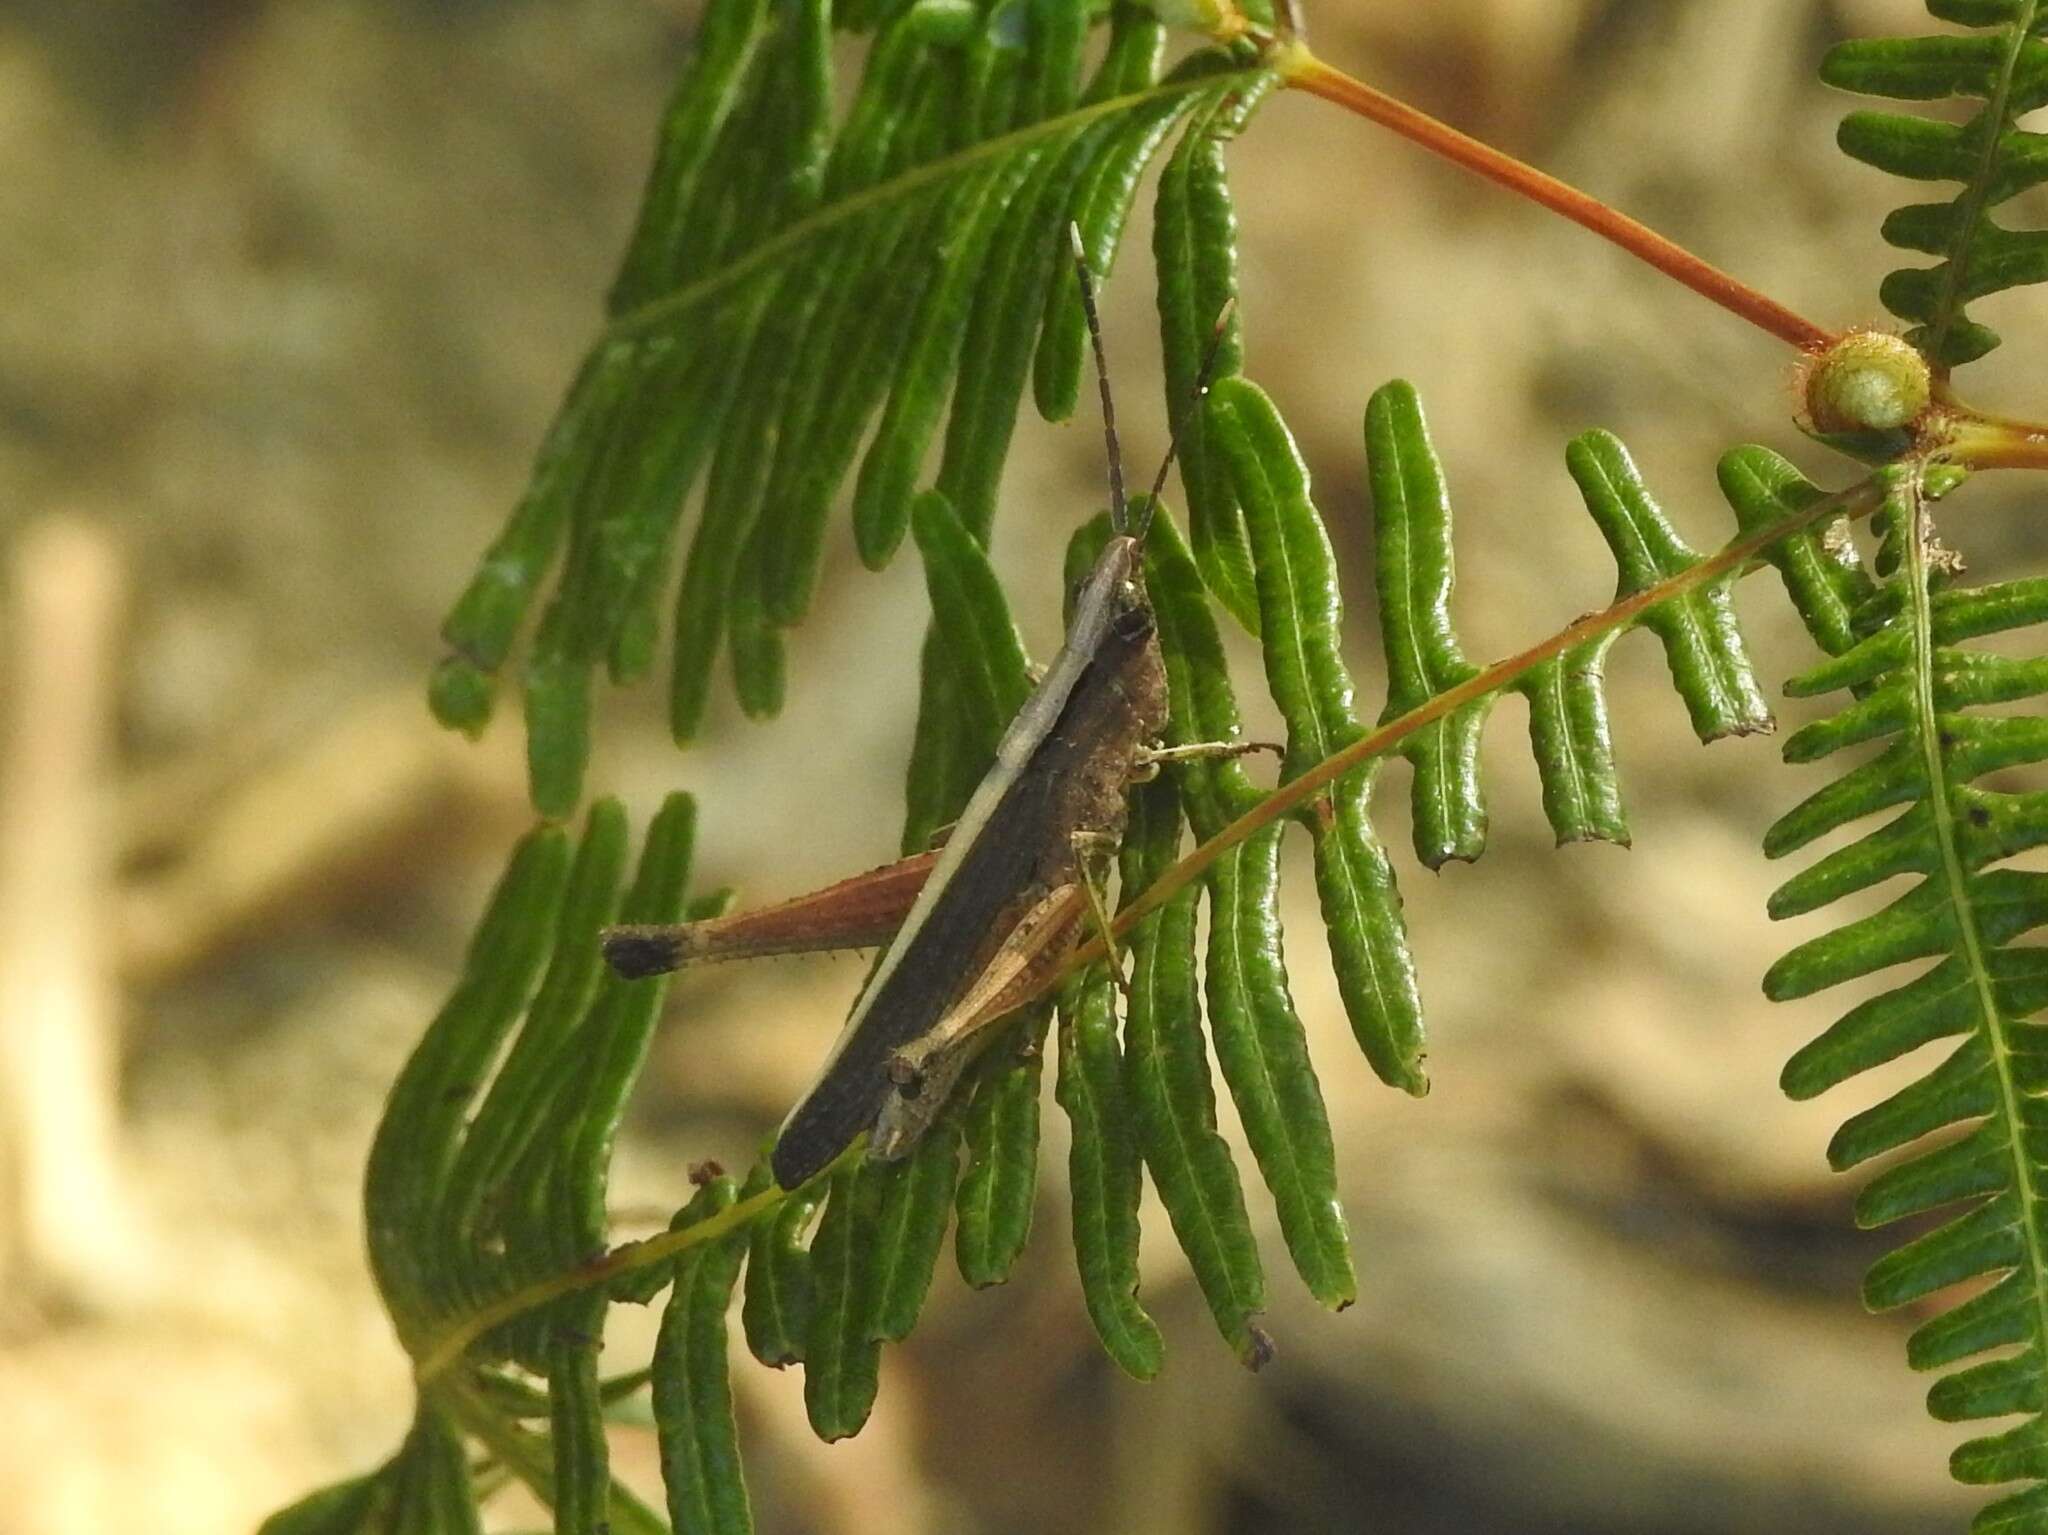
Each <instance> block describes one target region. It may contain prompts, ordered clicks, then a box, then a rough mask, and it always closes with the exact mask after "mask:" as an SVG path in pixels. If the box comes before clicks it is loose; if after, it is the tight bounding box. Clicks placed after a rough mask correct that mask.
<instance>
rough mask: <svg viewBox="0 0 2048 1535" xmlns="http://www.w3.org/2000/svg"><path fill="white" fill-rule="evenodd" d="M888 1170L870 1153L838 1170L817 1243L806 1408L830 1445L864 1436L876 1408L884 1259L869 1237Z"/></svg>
mask: <svg viewBox="0 0 2048 1535" xmlns="http://www.w3.org/2000/svg"><path fill="white" fill-rule="evenodd" d="M886 1175H887V1170H886V1168H885V1167H884V1165H883V1164H882V1163H879V1162H870V1161H867V1160H866V1159H865V1158H862V1159H859V1160H857V1161H855V1162H854V1163H852V1164H851V1165H850V1166H844V1167H841V1168H839V1169H838V1170H837V1171H836V1172H834V1173H833V1174H832V1177H831V1180H830V1190H829V1192H828V1194H827V1195H826V1200H825V1216H824V1219H823V1220H821V1221H819V1223H818V1234H817V1236H816V1237H815V1238H814V1239H813V1240H812V1242H811V1275H812V1279H813V1284H814V1290H813V1295H814V1297H815V1299H814V1301H813V1304H812V1307H811V1325H810V1330H809V1332H808V1334H807V1335H806V1337H805V1340H804V1410H805V1411H806V1412H808V1413H809V1414H810V1419H811V1431H812V1432H813V1433H815V1434H816V1435H817V1436H818V1437H819V1438H820V1439H823V1440H826V1441H827V1442H829V1441H831V1440H834V1439H847V1438H851V1437H852V1436H853V1435H855V1434H857V1433H859V1432H860V1431H861V1428H862V1427H863V1426H864V1425H865V1424H866V1423H867V1421H868V1414H869V1413H870V1412H871V1411H873V1409H874V1405H875V1387H876V1384H877V1381H878V1378H879V1377H878V1374H877V1372H878V1370H879V1368H880V1366H881V1358H882V1346H881V1344H879V1343H877V1342H876V1341H875V1340H874V1331H875V1328H874V1317H875V1303H876V1300H877V1298H878V1297H877V1286H878V1284H879V1281H880V1262H879V1254H878V1253H876V1251H875V1250H874V1249H873V1248H872V1247H871V1246H869V1245H868V1241H867V1238H868V1234H869V1233H870V1232H872V1231H873V1230H874V1228H875V1222H876V1221H877V1220H879V1219H880V1217H881V1211H882V1186H883V1183H884V1180H885V1178H886Z"/></svg>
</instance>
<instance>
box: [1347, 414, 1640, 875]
mask: <svg viewBox="0 0 2048 1535" xmlns="http://www.w3.org/2000/svg"><path fill="white" fill-rule="evenodd" d="M1365 455H1366V463H1367V465H1368V467H1369V469H1370V471H1371V476H1372V504H1373V577H1374V580H1375V581H1376V582H1377V583H1378V586H1379V595H1380V637H1381V639H1382V641H1383V642H1384V644H1385V647H1386V656H1387V706H1386V708H1385V709H1384V710H1382V711H1381V713H1380V723H1382V724H1385V723H1386V722H1387V721H1389V720H1394V719H1399V718H1400V717H1401V716H1402V715H1404V714H1407V713H1409V712H1410V711H1411V710H1414V709H1418V708H1420V707H1421V706H1422V705H1423V704H1425V703H1427V702H1429V700H1431V699H1432V698H1434V697H1436V696H1437V695H1438V694H1439V693H1445V692H1448V691H1449V690H1450V689H1452V688H1454V687H1457V686H1458V685H1459V684H1461V683H1463V682H1467V681H1469V680H1470V679H1471V678H1472V677H1473V676H1474V675H1475V674H1476V673H1477V672H1478V668H1477V667H1475V666H1473V665H1472V663H1471V662H1469V661H1467V660H1466V659H1465V656H1464V652H1463V651H1461V650H1460V649H1459V648H1458V640H1457V635H1456V634H1455V632H1454V631H1453V629H1452V626H1451V588H1452V586H1453V584H1454V583H1455V580H1456V576H1455V574H1454V564H1453V560H1452V554H1451V502H1450V493H1449V491H1448V490H1447V489H1446V488H1445V485H1444V474H1443V466H1442V465H1441V464H1440V463H1439V462H1438V461H1437V456H1436V449H1435V448H1434V446H1432V445H1431V443H1430V440H1429V426H1428V423H1427V422H1426V421H1425V420H1424V419H1423V415H1422V402H1421V401H1420V400H1419V399H1418V398H1416V394H1415V388H1414V386H1413V385H1411V384H1408V383H1405V382H1402V381H1399V380H1396V381H1395V382H1393V383H1391V384H1385V385H1382V386H1381V387H1380V388H1379V389H1377V390H1375V391H1374V392H1373V396H1372V399H1371V400H1370V401H1369V402H1367V404H1366V407H1365ZM1489 702H1490V700H1489V699H1481V700H1480V701H1478V702H1477V703H1471V704H1467V705H1466V706H1465V707H1464V708H1462V709H1459V710H1458V711H1456V712H1455V713H1453V714H1452V715H1450V716H1449V717H1448V718H1445V719H1440V720H1437V721H1435V722H1434V723H1432V724H1429V725H1426V726H1424V727H1423V728H1422V729H1421V730H1419V731H1417V732H1416V733H1415V734H1414V735H1412V736H1410V737H1409V738H1408V739H1407V740H1406V741H1405V742H1403V743H1402V746H1401V752H1402V755H1403V756H1405V757H1407V759H1408V760H1409V762H1410V763H1412V764H1413V765H1414V768H1415V787H1414V792H1413V794H1412V796H1411V799H1412V803H1413V806H1414V822H1415V856H1416V857H1417V858H1419V859H1420V860H1421V861H1422V863H1423V865H1424V866H1425V867H1427V868H1431V869H1437V868H1441V867H1442V866H1443V865H1444V864H1445V863H1447V862H1449V861H1450V860H1451V859H1453V858H1459V859H1464V860H1466V861H1467V862H1470V861H1471V860H1474V859H1476V858H1478V856H1479V855H1480V854H1481V853H1482V852H1484V851H1485V849H1486V805H1485V802H1484V801H1483V800H1482V799H1481V798H1480V793H1479V740H1480V736H1481V734H1482V733H1483V732H1484V730H1485V728H1486V710H1487V707H1488V704H1489ZM1603 723H1604V721H1603ZM1542 759H1543V753H1542V750H1541V748H1540V747H1539V749H1538V760H1539V761H1541V760H1542ZM1610 773H1611V765H1610ZM1555 824H1556V820H1555V817H1553V825H1555ZM1560 840H1563V838H1562V834H1560Z"/></svg>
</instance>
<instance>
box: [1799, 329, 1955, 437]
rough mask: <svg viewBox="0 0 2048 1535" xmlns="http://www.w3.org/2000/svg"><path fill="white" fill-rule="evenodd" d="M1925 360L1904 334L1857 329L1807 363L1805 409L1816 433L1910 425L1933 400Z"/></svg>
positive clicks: (1886, 429) (1884, 429)
mask: <svg viewBox="0 0 2048 1535" xmlns="http://www.w3.org/2000/svg"><path fill="white" fill-rule="evenodd" d="M1933 392H1934V376H1933V372H1932V370H1931V369H1929V367H1928V366H1927V359H1926V358H1925V357H1923V356H1921V355H1920V352H1919V349H1918V348H1916V347H1915V346H1914V345H1913V344H1912V343H1911V342H1910V341H1907V340H1906V339H1905V338H1904V337H1903V336H1895V335H1892V334H1891V333H1890V332H1889V331H1881V330H1858V331H1851V332H1849V333H1848V334H1847V335H1845V336H1843V337H1841V338H1840V339H1838V340H1836V341H1835V342H1833V343H1832V344H1830V345H1829V346H1827V347H1826V348H1824V349H1823V350H1821V351H1819V352H1817V353H1815V354H1813V356H1812V357H1810V358H1809V359H1808V361H1807V363H1806V367H1805V379H1804V389H1803V393H1804V396H1805V400H1806V412H1807V416H1808V418H1809V419H1810V420H1811V421H1812V423H1813V428H1814V430H1815V431H1817V432H1828V433H1833V432H1894V431H1900V430H1903V429H1904V428H1907V427H1910V426H1912V425H1914V424H1915V423H1916V422H1918V421H1919V420H1920V418H1921V417H1922V416H1923V415H1924V414H1925V413H1926V411H1927V407H1928V405H1929V403H1930V402H1931V401H1932V399H1933Z"/></svg>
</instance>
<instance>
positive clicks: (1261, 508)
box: [1209, 378, 1429, 1096]
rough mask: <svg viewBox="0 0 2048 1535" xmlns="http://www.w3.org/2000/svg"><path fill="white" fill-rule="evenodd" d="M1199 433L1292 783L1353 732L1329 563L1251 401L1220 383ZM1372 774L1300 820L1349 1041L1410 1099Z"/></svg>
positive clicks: (1423, 1080) (1411, 1012)
mask: <svg viewBox="0 0 2048 1535" xmlns="http://www.w3.org/2000/svg"><path fill="white" fill-rule="evenodd" d="M1209 428H1210V430H1211V432H1213V433H1214V434H1215V438H1216V442H1217V445H1218V446H1219V447H1220V448H1221V449H1222V451H1223V455H1224V458H1225V460H1226V461H1227V462H1228V463H1229V465H1230V472H1231V476H1232V479H1233V480H1234V481H1235V483H1236V486H1237V496H1238V500H1239V502H1240V503H1241V504H1242V505H1243V507H1244V512H1245V523H1246V526H1247V528H1248V529H1249V530H1250V533H1251V541H1252V554H1253V558H1254V560H1255V561H1256V563H1257V570H1258V585H1259V608H1260V612H1261V613H1262V614H1263V615H1264V617H1263V621H1262V624H1261V629H1260V634H1261V640H1262V644H1263V649H1264V652H1265V658H1266V685H1267V688H1268V690H1269V691H1270V692H1271V693H1272V695H1273V701H1274V702H1275V703H1277V704H1278V705H1279V706H1280V710H1281V713H1282V714H1283V715H1284V716H1285V718H1286V720H1287V758H1286V764H1285V767H1284V768H1283V776H1284V777H1286V778H1293V777H1296V776H1298V775H1299V774H1301V773H1302V772H1305V771H1306V770H1307V769H1308V768H1310V767H1313V766H1314V765H1315V764H1316V763H1318V762H1321V761H1322V760H1323V759H1324V758H1326V757H1328V756H1330V755H1331V754H1332V753H1334V752H1336V751H1338V750H1340V749H1341V748H1343V747H1345V746H1348V745H1350V744H1351V743H1352V742H1353V741H1356V740H1357V739H1359V738H1360V736H1362V735H1363V733H1364V730H1363V727H1362V726H1361V725H1360V724H1359V723H1358V719H1357V716H1356V715H1355V714H1354V713H1353V711H1352V687H1351V678H1350V676H1349V674H1348V673H1347V672H1346V671H1345V669H1344V663H1343V659H1342V657H1341V655H1340V653H1339V652H1340V646H1341V642H1342V637H1341V631H1342V628H1343V619H1344V604H1343V599H1342V597H1341V596H1340V595H1339V593H1338V590H1337V578H1336V561H1335V559H1334V557H1333V556H1332V554H1331V552H1330V542H1329V536H1328V534H1326V533H1325V532H1324V531H1323V525H1322V519H1321V518H1320V517H1319V516H1318V515H1317V514H1316V510H1315V507H1314V505H1313V504H1312V503H1311V502H1310V500H1309V484H1308V468H1307V466H1306V465H1305V464H1304V463H1303V462H1302V459H1301V454H1300V452H1299V451H1298V450H1297V449H1296V448H1295V445H1294V439H1293V438H1292V437H1291V436H1290V435H1289V434H1288V431H1287V427H1286V424H1285V423H1284V422H1283V421H1281V419H1280V414H1279V412H1278V411H1277V410H1275V409H1274V407H1273V403H1272V401H1271V400H1269V399H1267V398H1266V396H1265V394H1264V392H1263V391H1262V390H1260V389H1259V388H1258V386H1257V385H1255V384H1252V383H1250V382H1249V381H1247V380H1245V379H1241V378H1238V379H1225V380H1224V381H1223V382H1222V383H1221V384H1218V385H1217V386H1216V388H1215V389H1214V390H1212V391H1211V393H1210V397H1209ZM1377 766H1378V764H1377V763H1376V762H1374V763H1368V764H1367V765H1366V766H1364V767H1362V768H1360V769H1359V770H1357V771H1356V772H1354V773H1352V774H1350V775H1348V776H1347V777H1346V778H1344V779H1343V780H1341V781H1340V782H1339V783H1338V784H1336V785H1335V786H1334V787H1333V788H1332V789H1331V791H1330V794H1329V797H1328V799H1327V800H1325V801H1323V802H1322V808H1320V809H1319V810H1318V811H1317V813H1316V814H1314V815H1313V816H1312V817H1311V818H1310V823H1309V824H1310V834H1311V836H1312V837H1313V838H1314V841H1315V865H1316V886H1317V889H1318V891H1319V892H1320V894H1321V896H1322V902H1323V925H1324V927H1325V928H1326V929H1327V930H1328V933H1329V939H1330V954H1331V958H1332V960H1333V962H1334V963H1335V965H1336V969H1337V981H1338V987H1339V990H1340V991H1341V993H1342V995H1343V997H1344V1005H1345V1010H1346V1011H1347V1012H1348V1013H1349V1015H1350V1018H1351V1027H1352V1031H1353V1032H1354V1033H1355V1034H1356V1035H1357V1037H1358V1042H1359V1045H1360V1047H1361V1048H1362V1049H1363V1050H1364V1051H1365V1055H1366V1059H1367V1060H1369V1061H1370V1062H1371V1063H1372V1067H1373V1070H1374V1071H1375V1072H1377V1073H1378V1074H1379V1077H1380V1079H1381V1080H1382V1081H1384V1082H1387V1083H1389V1084H1390V1085H1392V1086H1395V1087H1399V1088H1401V1089H1403V1090H1404V1091H1406V1092H1409V1093H1413V1094H1415V1095H1417V1096H1420V1095H1421V1094H1423V1093H1425V1092H1427V1091H1428V1087H1429V1079H1428V1077H1427V1076H1426V1075H1425V1074H1424V1072H1423V1069H1422V1058H1423V1039H1422V999H1421V995H1420V992H1419V991H1418V989H1417V987H1416V981H1415V962H1414V959H1413V957H1412V956H1411V955H1410V953H1409V950H1408V937H1407V929H1406V924H1405V923H1404V921H1403V920H1402V917H1401V896H1400V891H1399V890H1398V888H1397V887H1396V886H1395V883H1394V871H1393V866H1392V865H1391V864H1390V863H1389V862H1388V861H1387V855H1386V851H1385V849H1384V848H1382V847H1381V845H1380V841H1379V837H1378V835H1377V834H1376V833H1375V832H1374V830H1373V827H1372V822H1371V820H1370V819H1369V816H1368V806H1369V804H1370V801H1371V797H1372V779H1373V776H1374V773H1375V770H1376V769H1377Z"/></svg>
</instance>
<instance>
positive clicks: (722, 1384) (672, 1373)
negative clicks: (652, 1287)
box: [653, 1178, 754, 1535]
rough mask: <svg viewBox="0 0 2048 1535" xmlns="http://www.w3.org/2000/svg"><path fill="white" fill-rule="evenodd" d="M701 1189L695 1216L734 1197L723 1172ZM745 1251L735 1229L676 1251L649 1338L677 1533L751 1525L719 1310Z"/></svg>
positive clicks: (665, 1479) (740, 1531) (729, 1534)
mask: <svg viewBox="0 0 2048 1535" xmlns="http://www.w3.org/2000/svg"><path fill="white" fill-rule="evenodd" d="M703 1193H704V1195H705V1196H707V1197H706V1199H705V1204H704V1208H703V1210H702V1211H701V1212H700V1218H701V1217H702V1216H703V1215H709V1214H712V1213H714V1212H716V1211H717V1210H721V1209H724V1208H726V1207H727V1206H729V1205H731V1204H732V1202H733V1198H734V1190H733V1186H732V1181H731V1180H730V1179H727V1178H720V1179H716V1180H714V1181H713V1182H712V1183H710V1184H708V1185H706V1187H705V1189H704V1190H703ZM693 1203H694V1201H693ZM746 1251H747V1244H746V1239H745V1237H743V1236H741V1235H738V1234H735V1235H733V1236H730V1237H727V1238H725V1239H724V1240H722V1241H717V1242H711V1243H707V1244H704V1245H701V1246H698V1247H694V1248H691V1249H690V1250H688V1251H687V1252H685V1253H684V1254H682V1256H681V1257H680V1258H679V1259H678V1260H677V1263H676V1266H675V1282H674V1288H673V1290H672V1291H671V1293H670V1295H669V1302H668V1307H667V1309H666V1310H665V1311H664V1312H663V1313H662V1318H661V1330H660V1331H659V1333H657V1334H656V1337H655V1342H654V1360H653V1372H654V1373H653V1380H654V1421H655V1430H656V1435H657V1439H658V1441H659V1444H660V1448H661V1480H662V1483H663V1485H664V1486H665V1487H667V1489H668V1513H669V1521H670V1523H671V1524H673V1525H674V1527H675V1530H676V1535H748V1532H750V1531H751V1530H752V1529H753V1527H754V1521H753V1516H752V1514H751V1513H750V1512H749V1511H748V1507H747V1489H746V1483H745V1481H744V1480H743V1479H742V1477H741V1474H740V1450H739V1431H738V1428H737V1426H736V1425H735V1424H734V1422H733V1412H732V1387H731V1384H730V1382H729V1381H728V1380H727V1377H726V1320H725V1319H726V1312H727V1310H728V1309H729V1307H730V1305H731V1302H732V1289H733V1284H734V1282H735V1281H736V1280H737V1279H738V1278H739V1272H740V1263H741V1260H742V1259H743V1258H744V1256H745V1254H746Z"/></svg>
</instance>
